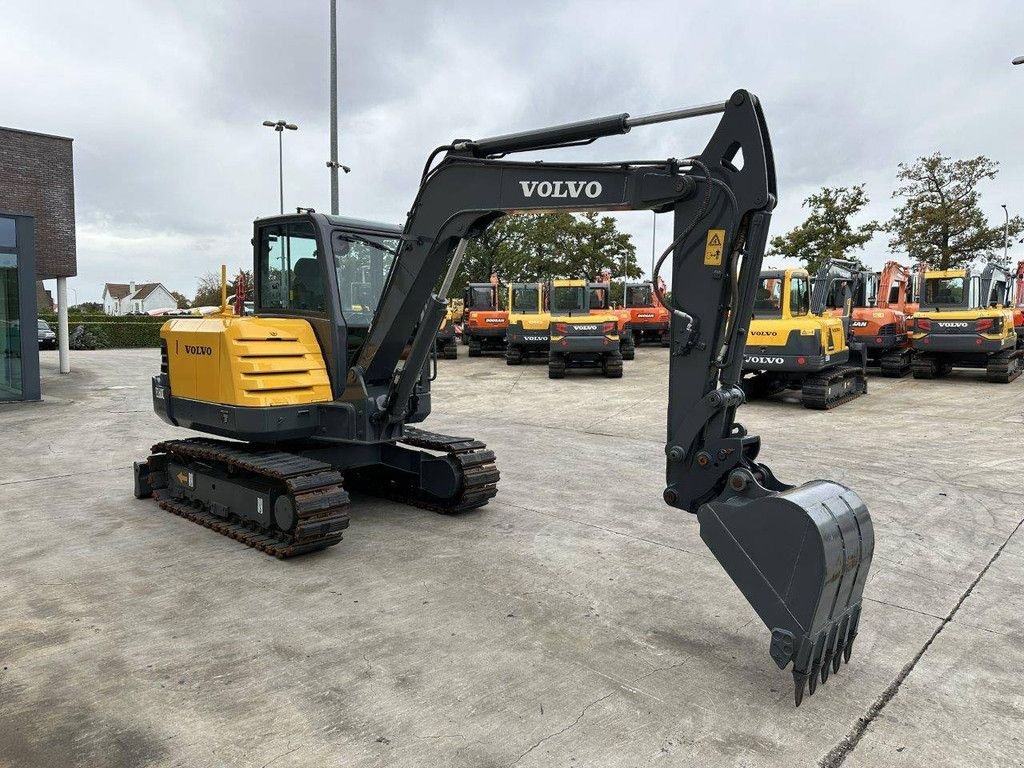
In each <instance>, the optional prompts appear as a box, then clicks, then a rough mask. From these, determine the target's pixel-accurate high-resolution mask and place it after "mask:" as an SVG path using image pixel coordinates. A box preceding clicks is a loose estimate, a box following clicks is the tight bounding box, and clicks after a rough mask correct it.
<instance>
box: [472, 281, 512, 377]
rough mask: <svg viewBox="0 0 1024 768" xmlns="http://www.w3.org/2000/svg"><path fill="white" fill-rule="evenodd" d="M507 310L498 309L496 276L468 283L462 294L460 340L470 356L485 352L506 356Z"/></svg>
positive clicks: (499, 298)
mask: <svg viewBox="0 0 1024 768" xmlns="http://www.w3.org/2000/svg"><path fill="white" fill-rule="evenodd" d="M507 330H508V309H507V308H504V309H503V308H502V306H501V290H500V289H499V287H498V276H497V275H494V274H492V275H491V281H490V282H489V283H470V284H469V285H467V286H466V291H465V293H464V295H463V315H462V340H463V342H465V343H466V345H467V346H468V347H469V356H470V357H480V355H482V354H483V353H484V352H485V351H486V352H500V353H501V354H502V355H504V354H505V332H506V331H507Z"/></svg>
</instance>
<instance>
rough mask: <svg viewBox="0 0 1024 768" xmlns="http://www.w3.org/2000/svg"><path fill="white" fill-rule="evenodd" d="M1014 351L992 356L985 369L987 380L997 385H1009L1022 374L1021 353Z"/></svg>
mask: <svg viewBox="0 0 1024 768" xmlns="http://www.w3.org/2000/svg"><path fill="white" fill-rule="evenodd" d="M1022 351H1024V350H1019V349H1014V350H1008V351H1006V352H1000V353H999V354H997V355H992V357H990V358H989V359H988V365H987V366H986V367H985V379H986V380H987V381H991V382H995V383H996V384H1009V383H1010V382H1011V381H1013V380H1014V379H1016V378H1017V377H1018V376H1020V374H1021V353H1022Z"/></svg>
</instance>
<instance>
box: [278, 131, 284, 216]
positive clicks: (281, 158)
mask: <svg viewBox="0 0 1024 768" xmlns="http://www.w3.org/2000/svg"><path fill="white" fill-rule="evenodd" d="M277 183H278V187H279V188H280V193H281V213H284V131H278V132H277Z"/></svg>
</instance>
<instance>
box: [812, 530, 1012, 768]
mask: <svg viewBox="0 0 1024 768" xmlns="http://www.w3.org/2000/svg"><path fill="white" fill-rule="evenodd" d="M1022 525H1024V518H1022V519H1021V520H1020V522H1018V523H1017V525H1016V526H1015V527H1014V529H1013V530H1012V531H1010V535H1009V536H1007V537H1006V540H1005V541H1004V542H1003V543H1002V544H1000V545H999V548H998V549H997V550H996V551H995V553H994V554H993V555H992V557H991V558H989V561H988V562H987V563H986V564H985V567H984V568H982V569H981V572H980V573H979V574H978V575H977V577H976V578H975V579H974V581H972V582H971V585H970V586H969V587H967V589H966V590H965V591H964V593H963V594H962V595H960V599H959V600H957V602H956V605H954V606H953V608H952V610H950V612H949V613H948V614H947V615H946V618H944V619H943V620H942V621H941V622H940V623H939V626H938V627H936V628H935V631H934V632H932V635H931V637H929V638H928V640H927V641H926V642H925V644H924V645H923V646H921V649H920V650H919V651H918V652H917V653H916V654H915V655H914V658H912V659H911V660H910V661H909V662H907V663H906V664H905V665H904V667H903V669H901V670H900V673H899V674H898V675H897V676H896V679H895V680H893V681H892V682H891V683H889V685H888V687H887V688H886V689H885V690H884V691H883V692H882V695H881V696H879V697H878V699H876V700H875V703H874V704H872V705H871V706H870V707H869V708H868V711H867V712H865V713H864V714H863V715H862V716H861V717H859V718H857V722H856V723H855V724H854V726H853V728H852V729H850V732H849V733H848V734H846V736H845V737H843V739H842V741H840V742H839V743H838V744H836V745H835V746H834V747H832V749H831V750H829V752H828V754H826V755H825V756H824V757H823V758H822V759H821V762H820V763H818V766H819V768H839V766H841V765H842V764H843V763H844V762H846V758H847V757H849V756H850V753H851V752H853V750H854V749H856V748H857V745H858V744H860V741H861V739H863V738H864V734H866V733H867V731H868V728H869V727H870V725H871V723H873V722H874V721H875V719H876V718H877V717H878V716H879V715H880V714H881V713H882V710H883V709H885V707H886V705H887V704H888V703H889V702H890V701H892V700H893V699H894V698H895V697H896V694H897V693H899V690H900V686H902V685H903V681H904V680H906V679H907V677H909V675H910V673H911V672H913V671H914V667H916V666H917V663H918V662H919V661H920V660H921V659H922V657H924V655H925V653H927V652H928V649H929V648H930V647H931V645H932V643H934V642H935V639H936V638H937V637H938V636H939V635H940V634H941V633H942V630H944V629H945V628H946V627H947V626H948V625H949V624H950V623H951V622H952V621H953V617H954V616H956V614H957V611H959V610H960V606H962V605H963V604H964V602H966V600H967V598H968V597H970V596H971V593H972V592H973V591H974V588H975V587H976V586H978V583H979V582H980V581H981V580H982V578H984V576H985V574H986V573H988V569H989V568H991V567H992V564H993V563H994V562H995V561H996V559H997V558H998V557H999V555H1001V554H1002V553H1003V550H1004V549H1005V548H1006V545H1007V544H1009V543H1010V539H1012V538H1013V537H1014V536H1015V535H1016V533H1017V531H1019V530H1020V529H1021V526H1022Z"/></svg>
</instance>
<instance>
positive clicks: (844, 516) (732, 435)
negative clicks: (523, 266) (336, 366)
mask: <svg viewBox="0 0 1024 768" xmlns="http://www.w3.org/2000/svg"><path fill="white" fill-rule="evenodd" d="M703 115H720V119H719V123H718V126H717V128H716V129H715V131H714V133H713V134H712V136H711V139H710V141H709V142H708V144H707V146H706V147H705V148H704V150H703V151H702V152H701V153H700V154H699V155H696V156H692V157H687V158H684V159H667V160H660V161H646V160H645V161H624V162H613V163H579V162H574V163H566V162H553V163H548V162H538V161H530V162H522V161H513V160H509V159H506V156H507V155H509V154H512V153H516V152H523V151H535V150H542V149H551V148H556V147H564V146H574V145H578V144H582V143H590V142H592V141H594V140H596V139H598V138H601V137H604V136H610V135H614V134H622V133H626V132H627V131H629V130H630V129H632V128H634V127H638V126H642V125H646V124H650V123H665V122H670V121H676V120H682V119H688V118H693V117H698V116H703ZM442 153H443V157H441V159H440V160H439V161H438V162H437V163H436V164H432V162H431V161H432V160H434V159H435V158H436V157H437V156H438V155H441V154H442ZM431 161H428V167H427V169H426V171H425V173H424V176H423V179H422V183H421V185H420V188H419V193H418V194H417V196H416V199H415V202H414V204H413V206H412V209H411V211H410V213H409V216H408V220H407V222H406V225H405V229H404V233H403V236H402V244H401V248H400V253H399V256H398V258H397V259H396V261H395V264H394V266H393V268H392V270H391V274H390V276H389V278H388V282H387V284H386V285H385V287H384V291H383V294H382V296H381V300H380V302H379V304H378V307H379V308H378V312H377V314H376V316H375V318H374V322H373V325H372V327H371V329H370V332H369V335H368V337H367V341H366V343H365V344H364V345H363V347H362V350H361V352H360V354H359V356H358V358H357V360H356V361H355V364H354V365H353V366H352V367H351V368H350V370H349V374H348V381H347V384H346V392H345V395H344V397H343V398H342V399H344V400H348V401H350V402H352V401H358V400H361V399H362V400H363V402H365V403H367V407H368V408H369V409H370V410H371V411H372V413H371V414H370V421H371V422H373V423H377V424H378V425H380V430H381V434H382V435H386V434H387V433H388V430H389V429H395V428H396V427H400V425H401V424H402V422H403V420H404V419H405V418H406V416H407V414H408V413H409V412H410V411H411V410H412V406H411V405H410V403H411V402H412V401H414V400H415V397H416V391H417V382H418V381H420V380H421V378H422V375H423V370H424V366H425V365H426V364H427V363H428V355H429V352H430V348H431V346H432V344H433V334H434V331H435V330H436V328H437V327H438V323H439V320H440V314H441V313H443V311H444V301H443V297H444V296H446V295H447V291H448V288H449V286H450V284H451V280H452V278H453V275H454V273H455V271H456V269H457V267H458V264H459V261H460V259H461V256H462V251H463V250H464V248H465V243H466V241H467V240H468V239H471V238H475V237H478V236H480V234H481V233H482V232H483V231H484V230H485V229H486V228H487V226H488V225H490V224H491V223H492V222H494V221H495V220H496V219H498V218H499V217H501V216H503V215H506V214H511V213H520V212H553V211H587V210H602V211H618V210H643V209H648V210H650V209H653V210H655V211H657V212H669V211H671V212H672V213H673V215H674V230H673V234H674V237H673V241H672V243H671V245H670V246H669V248H668V249H667V250H666V252H665V254H664V255H663V256H662V259H661V261H662V262H664V261H665V260H666V259H669V258H670V259H671V264H672V278H671V279H672V291H671V297H670V298H667V299H666V306H667V307H668V309H669V310H670V311H671V312H672V331H671V336H672V344H671V355H670V363H669V365H670V375H669V397H668V425H667V445H666V453H667V469H666V481H667V482H666V488H665V491H664V500H665V501H666V502H667V503H668V504H669V505H671V506H672V507H675V508H677V509H682V510H687V511H690V512H692V513H695V514H696V515H697V517H698V520H699V522H700V529H701V536H702V538H703V539H704V541H705V542H706V543H707V545H708V546H709V548H710V549H711V551H712V552H713V553H714V555H715V556H716V558H718V560H719V561H720V562H721V563H722V565H723V567H724V568H725V570H726V571H727V572H728V573H729V575H730V577H731V578H732V579H733V581H734V582H735V583H736V584H737V585H738V587H739V588H740V590H741V591H742V592H743V594H744V596H745V597H746V598H747V600H748V601H749V602H750V604H751V605H752V607H753V608H754V610H755V611H756V612H757V613H758V615H759V616H760V617H761V618H762V620H763V621H764V622H765V624H766V626H767V627H768V629H769V630H771V633H772V640H771V646H770V654H771V656H772V658H773V659H774V660H775V662H776V663H777V664H778V666H779V667H780V669H781V668H785V667H786V666H787V665H788V664H790V663H792V665H793V675H794V680H795V683H796V686H795V687H796V702H797V704H799V703H800V700H801V699H802V697H803V691H804V687H805V684H808V683H809V687H810V691H811V692H812V693H813V691H814V688H815V686H816V683H817V679H818V677H819V675H820V677H821V680H822V681H824V680H825V679H826V678H827V677H828V672H829V668H830V666H831V667H832V669H833V670H837V669H838V667H839V662H840V658H841V657H842V656H845V657H846V658H847V660H848V659H849V653H850V649H851V647H852V643H853V639H854V637H855V636H856V634H857V627H858V621H859V617H860V609H861V594H862V592H863V587H864V582H865V580H866V578H867V573H868V568H869V565H870V561H871V554H872V551H873V547H874V543H873V533H872V526H871V519H870V516H869V515H868V512H867V509H866V508H865V506H864V504H863V502H862V501H861V500H860V498H859V497H858V496H857V495H856V494H855V493H854V492H853V491H851V490H849V489H847V488H844V487H843V486H841V485H839V484H837V483H833V482H828V481H822V480H818V481H814V482H811V483H807V484H805V485H803V486H799V487H793V486H789V485H785V484H783V483H780V482H779V481H778V480H776V479H775V477H774V475H773V474H772V472H771V471H770V470H769V469H768V467H767V466H765V465H764V464H761V463H758V462H757V456H758V451H759V447H760V442H759V439H758V438H757V437H756V436H754V435H750V434H748V433H747V432H746V430H745V429H744V428H743V427H742V426H741V425H739V424H738V423H737V422H736V420H735V416H736V409H737V408H738V407H739V406H740V405H741V404H742V403H743V400H744V396H743V392H742V389H741V388H740V386H739V381H740V377H741V375H742V364H743V347H744V344H745V342H746V337H747V329H748V326H749V323H750V318H751V311H752V307H753V302H754V294H755V289H756V286H757V281H758V276H759V272H760V269H761V261H762V256H763V253H764V248H765V243H766V241H767V237H768V225H769V221H770V218H771V211H772V209H773V208H774V207H775V204H776V184H775V168H774V161H773V157H772V152H771V144H770V140H769V136H768V130H767V126H766V123H765V119H764V115H763V113H762V110H761V107H760V104H759V102H758V100H757V98H756V97H754V96H753V95H752V94H750V93H748V92H746V91H742V90H741V91H737V92H736V93H734V94H733V95H732V96H731V97H730V98H729V99H728V100H727V101H724V102H720V103H715V104H709V105H704V106H700V107H692V108H685V109H680V110H675V111H671V112H664V113H659V114H655V115H649V116H644V117H637V118H631V117H630V116H629V115H626V114H621V115H614V116H610V117H606V118H599V119H597V120H590V121H584V122H580V123H572V124H568V125H561V126H556V127H553V128H546V129H541V130H537V131H528V132H525V133H518V134H509V135H506V136H499V137H496V138H491V139H483V140H478V141H469V140H463V141H456V142H453V143H452V144H451V145H449V146H446V147H442V148H440V149H439V150H437V151H435V154H434V155H432V156H431ZM446 265H447V266H448V269H447V273H446V274H443V273H444V272H445V266H446ZM659 266H660V262H659ZM659 281H660V278H659V276H658V275H657V274H655V275H654V276H653V281H652V283H653V285H654V289H655V291H657V292H658V293H659V294H660V295H662V296H663V294H662V292H661V291H660V290H659ZM439 284H440V285H441V289H440V291H438V294H437V295H434V294H433V291H434V289H435V287H436V286H438V285H439ZM410 338H412V343H411V345H410V344H409V339H410Z"/></svg>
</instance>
